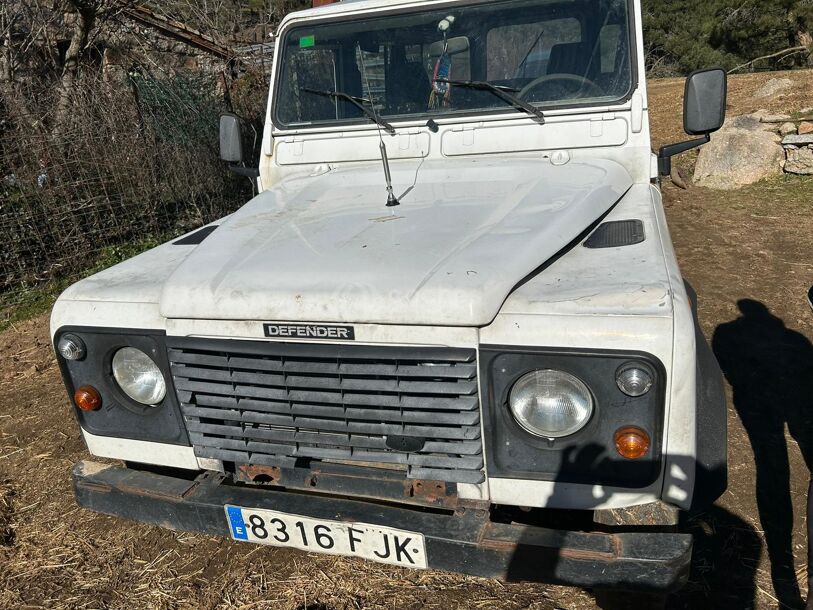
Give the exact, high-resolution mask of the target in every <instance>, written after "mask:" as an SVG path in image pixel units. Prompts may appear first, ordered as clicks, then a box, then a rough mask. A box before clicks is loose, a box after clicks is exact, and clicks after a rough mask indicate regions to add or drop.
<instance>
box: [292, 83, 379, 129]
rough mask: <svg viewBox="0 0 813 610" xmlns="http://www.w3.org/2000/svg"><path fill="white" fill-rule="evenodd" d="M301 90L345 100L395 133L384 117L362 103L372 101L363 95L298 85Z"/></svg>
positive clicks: (373, 120) (374, 121)
mask: <svg viewBox="0 0 813 610" xmlns="http://www.w3.org/2000/svg"><path fill="white" fill-rule="evenodd" d="M299 89H300V90H301V91H305V92H307V93H313V94H314V95H321V96H323V97H330V98H334V99H340V100H347V101H348V102H350V103H351V104H353V105H354V106H355V107H356V108H358V109H359V110H361V111H362V112H363V113H364V116H366V117H367V118H368V119H370V120H371V121H372V122H373V123H376V124H378V125H380V126H381V127H383V128H384V130H385V131H386V132H387V133H388V134H391V135H395V128H394V127H393V126H392V125H390V124H389V123H387V122H386V121H385V120H384V119H382V118H380V117H379V116H378V115H377V114H376V113H375V112H373V111H372V110H370V109H369V108H367V107H366V106H365V105H364V104H370V106H372V105H373V103H372V102H371V101H370V100H368V99H367V98H364V97H356V96H355V95H350V94H349V93H344V92H343V91H322V90H321V89H311V88H310V87H300V88H299Z"/></svg>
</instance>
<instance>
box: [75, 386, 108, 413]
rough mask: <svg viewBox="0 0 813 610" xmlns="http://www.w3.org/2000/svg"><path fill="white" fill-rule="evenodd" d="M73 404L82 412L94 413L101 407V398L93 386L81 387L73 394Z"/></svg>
mask: <svg viewBox="0 0 813 610" xmlns="http://www.w3.org/2000/svg"><path fill="white" fill-rule="evenodd" d="M73 402H74V403H76V406H77V407H79V408H80V409H82V411H95V410H96V409H98V408H99V407H101V406H102V397H101V395H100V394H99V390H97V389H96V388H94V387H93V386H90V385H83V386H82V387H81V388H79V389H78V390H76V392H74V393H73Z"/></svg>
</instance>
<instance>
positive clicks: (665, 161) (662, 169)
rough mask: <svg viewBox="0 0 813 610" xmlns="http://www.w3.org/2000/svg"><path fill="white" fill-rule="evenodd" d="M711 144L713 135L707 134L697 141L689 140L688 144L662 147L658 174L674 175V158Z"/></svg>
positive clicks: (680, 143)
mask: <svg viewBox="0 0 813 610" xmlns="http://www.w3.org/2000/svg"><path fill="white" fill-rule="evenodd" d="M709 142H711V135H710V134H708V133H707V134H706V135H704V136H703V137H702V138H697V139H696V140H687V141H686V142H678V143H677V144H667V145H666V146H662V147H661V149H660V151H658V173H659V174H660V175H661V176H668V175H669V174H671V173H672V157H674V156H675V155H679V154H681V153H685V152H686V151H687V150H691V149H693V148H697V147H698V146H703V144H708V143H709Z"/></svg>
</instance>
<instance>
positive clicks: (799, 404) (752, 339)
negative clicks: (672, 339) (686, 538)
mask: <svg viewBox="0 0 813 610" xmlns="http://www.w3.org/2000/svg"><path fill="white" fill-rule="evenodd" d="M737 306H738V307H739V310H740V312H741V315H740V316H739V317H738V318H737V319H736V320H733V321H731V322H727V323H725V324H721V325H720V326H718V327H717V330H716V331H715V332H714V338H713V340H712V348H713V350H714V353H715V355H716V356H717V360H718V361H719V363H720V366H721V368H722V369H723V373H724V374H725V377H726V379H727V380H728V382H729V383H730V384H731V387H732V390H733V395H734V396H733V399H734V408H735V409H736V411H737V414H738V415H739V417H740V420H741V421H742V423H743V426H744V427H745V430H746V432H747V433H748V438H749V441H750V443H751V447H752V449H753V452H754V460H755V463H756V499H757V508H758V510H759V519H760V522H761V524H762V529H763V531H764V532H765V543H766V546H767V549H768V557H769V559H770V563H771V578H772V581H773V587H774V591H775V594H776V597H777V600H778V601H779V603H780V605H781V606H784V607H788V608H801V607H803V603H802V596H801V593H800V587H799V584H798V583H797V580H796V573H795V570H794V563H793V559H794V558H793V505H792V502H791V486H790V481H791V478H790V477H791V472H790V462H789V458H788V444H787V442H786V437H785V426H787V428H788V430H789V432H790V435H791V436H792V437H793V438H794V439H795V440H796V442H797V443H798V444H799V448H800V449H801V451H802V455H803V456H804V460H805V462H806V464H807V467H808V470H809V469H810V468H811V465H813V346H811V343H810V341H809V340H808V339H807V338H806V337H805V336H804V335H802V334H800V333H798V332H795V331H793V330H790V329H788V328H787V327H786V326H785V324H784V322H783V321H782V320H781V319H779V318H778V317H776V316H774V315H773V314H772V313H771V312H770V310H769V309H768V308H767V307H766V306H765V305H764V304H762V303H760V302H758V301H754V300H751V299H743V300H741V301H738V303H737Z"/></svg>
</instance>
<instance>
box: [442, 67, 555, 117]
mask: <svg viewBox="0 0 813 610" xmlns="http://www.w3.org/2000/svg"><path fill="white" fill-rule="evenodd" d="M437 82H439V83H448V84H449V85H451V86H452V87H463V88H466V89H477V90H479V91H490V92H491V93H493V94H494V95H496V96H497V97H498V98H500V99H501V100H502V101H504V102H506V103H508V104H510V105H511V106H513V107H514V108H516V109H517V110H522V111H523V112H525V113H527V114H529V115H531V116H534V117H536V118H537V119H539V121H538V122H539V124H540V125H544V124H545V114H544V113H543V112H542V111H541V110H540V109H539V108H537V107H535V106H533V105H531V104H529V103H528V102H526V101H525V100H521V99H519V98H518V97H517V96H516V95H513V94H512V93H511V92H516V91H518V89H514V88H513V87H505V86H503V85H493V84H491V83H488V82H486V81H479V80H446V79H443V78H439V79H437Z"/></svg>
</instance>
